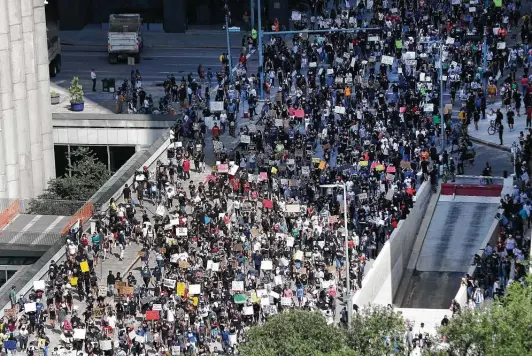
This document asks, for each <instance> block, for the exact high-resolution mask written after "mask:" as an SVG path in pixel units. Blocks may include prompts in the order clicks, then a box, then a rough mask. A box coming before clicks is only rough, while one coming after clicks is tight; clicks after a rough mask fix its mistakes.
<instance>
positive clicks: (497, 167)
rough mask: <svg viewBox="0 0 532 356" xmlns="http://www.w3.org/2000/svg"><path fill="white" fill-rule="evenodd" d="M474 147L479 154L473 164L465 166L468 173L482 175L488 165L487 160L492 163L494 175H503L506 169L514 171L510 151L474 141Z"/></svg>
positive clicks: (509, 171) (510, 171) (510, 172)
mask: <svg viewBox="0 0 532 356" xmlns="http://www.w3.org/2000/svg"><path fill="white" fill-rule="evenodd" d="M473 147H474V149H475V151H476V152H477V156H476V158H475V163H474V164H473V166H469V165H468V166H466V167H465V169H464V171H465V174H466V175H480V174H481V173H482V170H483V169H484V167H485V166H486V162H489V164H490V165H491V167H492V174H493V176H498V177H502V176H503V172H504V171H505V170H506V171H507V172H508V174H512V173H513V165H512V162H511V156H512V155H511V154H510V152H507V151H504V150H500V149H497V148H494V147H490V146H486V145H481V144H477V143H474V144H473Z"/></svg>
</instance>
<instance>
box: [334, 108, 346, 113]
mask: <svg viewBox="0 0 532 356" xmlns="http://www.w3.org/2000/svg"><path fill="white" fill-rule="evenodd" d="M334 112H335V113H336V114H345V107H343V106H335V107H334Z"/></svg>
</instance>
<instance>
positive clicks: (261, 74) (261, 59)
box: [257, 0, 264, 100]
mask: <svg viewBox="0 0 532 356" xmlns="http://www.w3.org/2000/svg"><path fill="white" fill-rule="evenodd" d="M260 1H261V0H257V15H258V17H259V19H258V20H259V26H258V27H259V28H258V29H257V30H258V35H259V38H258V41H257V42H258V43H257V45H258V47H259V85H260V99H261V100H264V56H263V53H262V5H261V3H260Z"/></svg>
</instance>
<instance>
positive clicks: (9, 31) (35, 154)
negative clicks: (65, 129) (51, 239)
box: [0, 0, 55, 199]
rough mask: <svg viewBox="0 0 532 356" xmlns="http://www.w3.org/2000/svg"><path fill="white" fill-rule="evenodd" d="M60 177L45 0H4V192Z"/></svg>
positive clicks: (30, 191) (25, 191) (27, 194)
mask: <svg viewBox="0 0 532 356" xmlns="http://www.w3.org/2000/svg"><path fill="white" fill-rule="evenodd" d="M53 177H55V163H54V141H53V129H52V114H51V109H50V78H49V59H48V43H47V30H46V15H45V5H44V0H0V198H23V199H24V198H31V197H35V196H37V195H38V194H40V193H41V192H42V191H43V190H44V188H45V187H46V183H47V181H48V180H49V179H50V178H53Z"/></svg>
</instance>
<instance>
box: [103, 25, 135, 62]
mask: <svg viewBox="0 0 532 356" xmlns="http://www.w3.org/2000/svg"><path fill="white" fill-rule="evenodd" d="M141 26H142V18H141V17H140V15H139V14H112V15H110V16H109V34H108V43H107V49H108V52H109V63H111V64H115V63H118V60H119V59H127V58H129V57H133V58H135V63H139V62H140V51H141V50H142V33H141Z"/></svg>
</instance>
